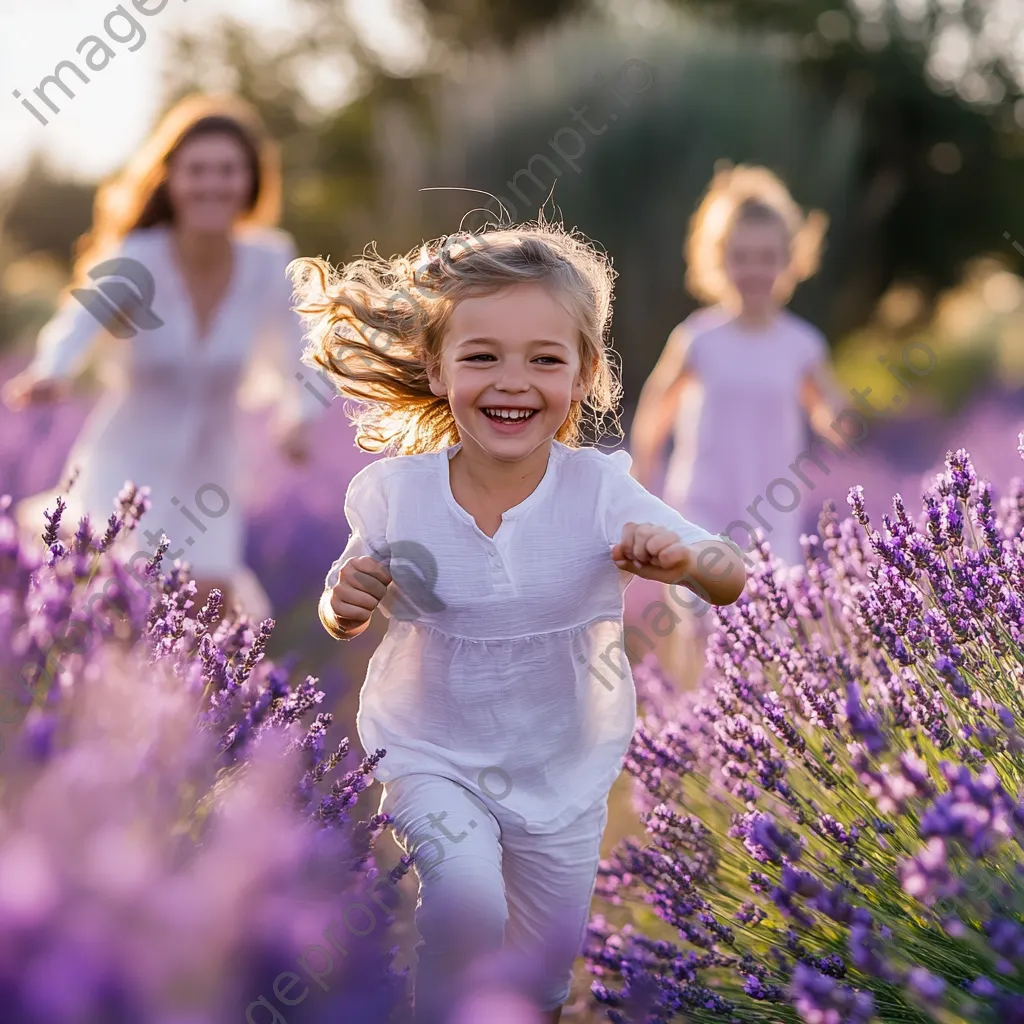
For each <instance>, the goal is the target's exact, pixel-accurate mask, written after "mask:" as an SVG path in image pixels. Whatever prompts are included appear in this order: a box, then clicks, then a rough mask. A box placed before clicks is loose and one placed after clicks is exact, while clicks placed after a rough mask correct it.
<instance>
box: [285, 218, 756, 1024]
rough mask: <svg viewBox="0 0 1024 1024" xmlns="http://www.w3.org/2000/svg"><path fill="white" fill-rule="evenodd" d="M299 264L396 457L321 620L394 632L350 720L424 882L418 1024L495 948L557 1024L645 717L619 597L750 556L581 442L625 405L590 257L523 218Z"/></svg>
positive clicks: (364, 404) (351, 391)
mask: <svg viewBox="0 0 1024 1024" xmlns="http://www.w3.org/2000/svg"><path fill="white" fill-rule="evenodd" d="M293 274H294V276H295V279H296V282H297V290H298V293H299V295H300V298H301V300H302V304H301V305H300V306H299V312H300V313H301V314H302V315H303V316H304V317H305V318H306V320H307V324H308V328H309V333H308V338H309V341H310V344H309V348H308V349H307V358H310V359H311V361H313V362H315V363H317V364H318V365H319V366H320V367H322V368H323V369H324V370H325V371H326V373H328V374H329V375H330V376H331V377H332V379H333V382H334V384H335V385H336V387H337V388H338V390H339V392H340V393H341V394H343V395H345V396H347V397H349V398H353V399H356V400H358V402H359V403H361V405H360V408H359V411H358V413H357V414H356V423H357V427H358V430H359V433H358V436H357V441H358V443H359V444H360V446H361V447H363V448H365V449H367V450H371V451H390V452H394V453H397V454H395V455H394V456H393V457H390V458H384V459H381V460H379V461H376V462H374V463H372V464H370V465H369V466H367V467H366V468H365V469H364V470H362V471H361V472H360V473H359V474H357V476H356V477H355V478H354V479H353V480H352V481H351V483H350V485H349V488H348V493H347V495H346V499H345V515H346V517H347V519H348V521H349V523H350V525H351V527H352V534H351V536H350V539H349V541H348V544H347V546H346V547H345V550H344V551H343V552H342V554H341V556H340V557H339V558H338V559H337V560H336V561H335V562H334V564H333V566H332V567H331V570H330V573H329V575H328V577H327V581H326V586H325V590H324V593H323V596H322V598H321V601H320V606H319V613H320V618H321V621H322V622H323V625H324V626H325V628H326V629H327V630H328V632H330V633H331V634H332V635H333V636H335V637H337V638H339V639H349V638H351V637H354V636H356V635H358V634H359V633H361V632H362V631H363V630H364V629H366V627H367V625H368V622H369V619H370V616H371V614H372V612H373V610H374V608H376V607H377V606H378V604H379V605H380V607H381V609H382V611H383V613H384V614H385V615H386V616H387V618H388V620H389V621H388V629H387V633H386V635H385V636H384V639H383V641H382V642H381V644H380V646H379V647H378V648H377V650H376V651H375V653H374V655H373V657H372V659H371V661H370V664H369V667H368V669H367V676H366V681H365V683H364V686H363V689H362V692H361V695H360V708H359V715H358V719H357V726H358V732H359V737H360V740H361V742H362V744H363V746H364V748H365V749H366V750H367V751H373V750H376V749H378V748H385V749H386V750H387V755H386V756H385V757H384V759H383V761H382V762H381V764H380V767H379V768H378V770H377V773H376V776H377V778H378V779H379V780H380V781H382V782H383V783H384V784H385V787H384V794H383V798H382V801H381V805H380V806H381V812H382V813H386V814H388V815H389V816H390V817H391V819H392V822H393V827H394V831H395V835H396V837H397V838H398V840H399V843H400V845H401V846H402V847H403V849H404V850H405V852H406V853H407V854H409V855H412V856H413V858H414V863H415V865H416V869H417V873H418V876H419V884H420V894H419V902H418V905H417V913H416V925H417V929H418V931H419V933H420V937H421V942H420V946H419V958H418V968H417V973H416V982H415V1004H416V1020H417V1024H441V1022H442V1021H444V1020H445V1018H446V1015H447V1014H448V1013H449V1012H450V1010H451V1008H452V1007H453V1005H454V1004H455V1002H456V1000H457V998H458V996H459V991H460V979H462V978H464V976H465V970H466V968H467V967H468V966H469V965H470V963H471V962H472V961H473V960H474V959H475V957H476V956H477V955H479V954H484V953H488V952H491V951H494V950H496V949H500V948H502V947H503V946H504V947H505V948H512V949H514V950H518V951H522V952H525V953H530V954H536V955H537V958H538V962H541V961H542V970H541V976H539V977H538V978H537V983H536V987H535V989H534V990H533V991H531V992H530V996H531V998H532V999H533V1001H534V1003H535V1005H536V1006H537V1007H538V1009H539V1010H540V1011H541V1012H543V1013H544V1014H545V1016H544V1020H545V1021H558V1019H559V1017H560V1014H561V1005H562V1003H563V1002H564V1001H565V999H566V998H567V996H568V994H569V989H570V982H571V977H572V964H573V960H574V959H575V957H576V955H577V953H578V952H579V948H580V945H581V942H582V938H583V934H584V930H585V926H586V922H587V919H588V915H589V907H590V900H591V895H592V892H593V887H594V880H595V877H596V872H597V864H598V856H599V848H600V842H601V836H602V832H603V830H604V826H605V822H606V819H607V801H608V791H609V789H610V788H611V785H612V783H613V782H614V781H615V779H616V777H617V776H618V774H619V771H620V769H621V765H622V758H623V755H624V753H625V751H626V748H627V746H628V744H629V741H630V738H631V736H632V733H633V728H634V723H635V714H636V698H635V692H634V689H633V682H632V676H631V674H630V668H629V663H628V660H627V658H626V655H625V651H624V647H623V643H622V631H623V623H622V611H623V591H624V589H625V586H626V584H627V583H628V582H629V580H630V579H631V574H632V575H637V576H642V577H645V578H647V579H653V580H657V581H660V582H663V583H676V582H678V583H681V584H682V585H684V586H688V587H690V588H692V589H693V590H694V591H696V592H697V593H699V594H701V596H702V597H704V598H705V599H706V600H708V601H710V602H712V603H714V604H728V603H731V602H733V601H735V600H736V599H737V598H738V597H739V595H740V593H741V591H742V589H743V585H744V582H745V570H744V567H743V564H742V560H741V559H740V557H739V554H738V552H736V551H735V550H734V549H732V548H731V547H730V546H729V545H727V544H725V543H723V542H722V541H721V540H716V539H715V538H714V537H712V536H711V534H709V533H708V532H707V531H706V530H704V529H702V528H701V527H699V526H696V525H694V524H693V523H691V522H689V521H687V520H686V519H684V518H683V517H682V516H681V515H680V514H679V513H677V512H676V511H675V510H673V509H672V508H670V507H668V506H667V505H665V504H664V503H663V502H661V501H660V500H659V499H658V498H656V497H654V496H652V495H651V494H649V493H648V492H647V491H646V490H644V488H643V487H641V486H640V484H638V483H637V482H636V481H635V480H634V479H633V478H632V477H631V476H630V474H629V468H630V457H629V455H628V454H627V453H625V452H616V453H614V454H612V455H606V454H604V453H602V452H600V451H598V450H597V449H596V448H593V447H585V446H581V444H580V440H581V436H582V428H583V426H584V420H585V415H586V413H587V412H589V413H590V414H591V416H590V418H591V419H592V420H593V422H595V423H596V424H597V425H600V422H601V419H602V417H603V416H604V415H605V414H608V413H613V412H614V411H615V406H616V403H617V399H618V393H619V387H618V383H617V380H616V378H615V374H614V372H613V368H612V363H611V360H610V350H609V347H608V344H607V341H606V333H607V330H608V325H609V322H610V317H611V298H612V271H611V268H610V266H609V263H608V261H607V260H606V259H605V258H604V257H602V256H601V255H599V254H598V253H597V252H596V251H595V250H594V249H593V248H592V247H591V246H590V245H589V244H586V243H585V242H584V241H582V240H580V239H579V238H577V237H576V236H574V235H572V234H569V233H567V232H565V231H563V230H562V229H561V228H558V227H555V226H551V225H545V224H537V225H525V226H519V227H509V228H505V229H494V230H489V231H486V232H484V233H482V234H479V235H468V234H465V233H460V234H459V235H457V236H449V238H447V239H445V240H444V242H442V243H441V244H440V245H425V246H424V247H423V248H422V249H421V250H420V251H419V253H418V258H417V254H416V253H413V254H410V256H408V257H402V258H398V259H395V260H393V261H386V260H383V259H380V258H377V257H374V258H373V259H369V258H365V259H360V260H357V261H355V262H353V263H351V264H349V265H348V266H346V267H344V268H343V269H342V270H341V271H340V273H334V272H332V270H331V268H330V267H329V266H328V265H327V264H325V263H323V262H322V261H320V260H303V261H300V262H299V264H297V265H296V266H295V269H294V271H293ZM417 553H418V554H417ZM409 563H412V565H411V568H410V565H409ZM559 937H561V938H559ZM553 943H554V945H553Z"/></svg>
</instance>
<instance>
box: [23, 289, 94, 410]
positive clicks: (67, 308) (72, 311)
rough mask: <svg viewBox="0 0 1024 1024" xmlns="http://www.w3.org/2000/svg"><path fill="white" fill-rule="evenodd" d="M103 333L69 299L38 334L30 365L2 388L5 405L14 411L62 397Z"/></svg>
mask: <svg viewBox="0 0 1024 1024" xmlns="http://www.w3.org/2000/svg"><path fill="white" fill-rule="evenodd" d="M102 332H103V327H102V325H101V324H100V323H99V322H98V321H97V320H96V319H95V318H94V317H93V316H92V314H91V313H89V312H88V311H87V310H86V308H85V307H84V306H83V305H82V304H81V303H80V302H78V300H77V299H74V298H72V297H71V296H70V295H69V296H68V297H67V298H66V299H64V301H63V302H62V303H61V306H60V308H59V309H58V310H57V312H56V313H55V314H54V316H53V317H52V319H51V320H50V321H49V323H47V324H46V326H45V327H43V329H42V330H41V331H40V332H39V334H38V336H37V338H36V354H35V357H34V358H33V360H32V362H31V363H29V365H28V366H27V367H26V368H25V369H24V370H22V371H21V373H19V374H17V375H16V376H14V377H12V378H11V379H10V380H9V381H7V383H6V384H5V385H4V389H3V398H4V401H5V402H6V403H7V405H8V406H10V408H12V409H15V410H17V409H23V408H24V407H25V406H27V405H36V404H40V403H43V402H52V401H56V400H58V399H60V398H62V397H64V396H65V395H66V394H67V392H68V391H69V389H70V382H71V381H72V380H73V379H74V377H75V376H76V375H77V374H78V372H79V371H80V369H81V368H82V365H83V364H84V363H85V361H86V359H87V357H88V355H89V353H90V351H91V349H92V347H93V343H94V342H95V341H96V339H97V338H98V337H99V335H100V334H101V333H102Z"/></svg>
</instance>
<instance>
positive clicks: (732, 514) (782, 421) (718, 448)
mask: <svg viewBox="0 0 1024 1024" xmlns="http://www.w3.org/2000/svg"><path fill="white" fill-rule="evenodd" d="M684 324H685V326H686V327H687V328H688V329H689V330H690V332H691V341H690V344H689V348H688V351H687V355H686V361H685V366H686V367H687V368H688V369H690V370H692V371H693V373H694V375H695V377H696V386H690V387H688V388H687V389H686V390H685V391H684V393H683V398H682V401H681V402H680V406H679V410H678V414H677V417H676V424H675V435H674V446H673V451H672V455H671V457H670V459H669V465H668V470H667V472H666V477H665V493H664V498H665V501H666V502H667V503H668V504H670V505H672V506H673V507H674V508H676V509H678V510H679V512H680V513H681V514H682V515H683V516H685V517H686V518H687V519H689V520H690V521H691V522H697V523H701V524H702V525H703V526H705V527H706V528H707V529H709V530H711V531H712V532H713V533H716V534H722V533H727V532H728V534H729V536H730V537H731V538H732V539H733V540H734V541H736V543H737V544H739V545H740V547H741V548H747V547H748V546H749V543H750V542H749V537H750V533H749V531H748V529H747V528H746V527H745V526H743V525H737V524H738V523H745V524H748V525H749V527H751V528H753V529H760V530H762V531H763V532H764V534H765V536H766V537H767V539H768V541H769V543H770V544H771V547H772V550H773V552H774V554H775V555H776V556H777V557H778V558H781V559H782V560H783V561H784V562H786V563H787V564H790V565H792V564H797V563H801V562H802V561H803V557H802V554H801V550H800V524H801V518H802V516H801V509H802V508H803V506H804V504H805V503H806V502H807V501H811V500H813V490H810V489H809V488H808V487H807V486H805V484H803V483H801V481H800V478H799V477H798V476H797V475H796V474H794V472H793V470H792V469H791V468H790V464H791V463H792V462H793V461H794V460H795V459H796V457H797V455H798V454H799V453H800V452H802V451H806V450H807V447H808V444H809V442H810V438H809V434H808V431H807V424H806V417H805V415H804V412H803V408H802V405H801V402H800V390H801V384H802V381H803V380H804V378H805V376H806V375H807V373H808V372H812V373H813V374H814V375H815V377H816V378H817V379H819V380H821V381H823V382H826V381H827V376H826V374H825V373H824V372H823V371H824V368H825V367H826V366H827V359H828V346H827V343H826V341H825V338H824V336H823V335H822V334H821V332H820V331H818V330H817V328H815V327H813V326H812V325H811V324H809V323H808V322H807V321H806V320H802V319H801V318H800V317H798V316H795V315H794V314H792V313H790V312H789V311H788V310H783V311H782V312H781V313H780V314H779V316H778V317H777V318H776V319H775V321H774V323H773V324H772V325H771V326H770V327H767V328H761V329H756V330H750V329H747V328H744V327H742V326H740V325H739V324H738V323H737V321H736V320H735V319H733V318H731V317H730V316H729V315H728V314H727V313H726V312H725V311H723V310H722V309H720V308H711V309H702V310H698V311H697V313H695V314H693V315H692V316H691V317H689V318H688V319H687V320H686V321H684ZM826 386H827V384H826ZM803 471H804V474H805V476H808V478H809V479H811V480H812V482H813V481H814V480H816V479H818V478H819V474H818V470H817V469H816V468H815V467H814V466H813V465H810V464H808V465H806V466H803ZM785 481H788V482H789V483H788V484H787V483H786V482H785ZM758 499H760V500H758ZM794 502H795V504H794ZM751 505H754V509H753V511H751V509H750V506H751ZM758 517H760V521H759V518H758ZM765 524H767V527H766V525H765ZM730 527H731V529H730Z"/></svg>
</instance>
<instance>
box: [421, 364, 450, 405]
mask: <svg viewBox="0 0 1024 1024" xmlns="http://www.w3.org/2000/svg"><path fill="white" fill-rule="evenodd" d="M426 370H427V380H429V381H430V393H431V394H432V395H435V396H436V397H438V398H444V397H445V396H446V395H447V394H448V385H447V384H445V382H444V378H443V377H442V376H441V361H440V360H439V359H438V360H435V359H430V358H428V359H427V365H426Z"/></svg>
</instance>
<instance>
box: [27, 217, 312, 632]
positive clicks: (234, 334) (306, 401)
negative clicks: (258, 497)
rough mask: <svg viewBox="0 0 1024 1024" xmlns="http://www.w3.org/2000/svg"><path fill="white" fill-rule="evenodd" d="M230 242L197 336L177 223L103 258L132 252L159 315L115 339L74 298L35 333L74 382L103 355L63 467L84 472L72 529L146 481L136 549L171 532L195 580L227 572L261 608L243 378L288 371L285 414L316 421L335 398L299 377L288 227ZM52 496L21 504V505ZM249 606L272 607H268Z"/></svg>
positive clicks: (47, 365) (50, 367) (48, 371)
mask: <svg viewBox="0 0 1024 1024" xmlns="http://www.w3.org/2000/svg"><path fill="white" fill-rule="evenodd" d="M234 249H235V262H234V268H233V271H232V278H231V282H230V284H229V286H228V289H227V292H226V294H225V296H224V298H223V300H222V301H221V304H220V306H219V307H218V309H217V310H216V312H215V314H214V317H213V319H212V321H211V322H210V324H209V327H208V329H207V333H206V336H205V337H201V336H200V333H199V325H198V324H197V323H196V319H195V315H194V312H193V307H192V303H191V300H190V298H189V294H188V290H187V287H186V285H185V282H184V279H183V278H182V276H181V273H180V272H179V270H178V266H177V263H176V261H175V259H174V253H173V249H172V244H171V235H170V230H169V228H167V227H165V226H160V227H153V228H146V229H142V230H138V231H134V232H132V233H131V234H129V235H128V236H127V237H125V238H124V240H123V241H122V243H121V244H120V246H119V247H118V248H117V249H116V250H115V251H112V252H109V253H107V254H106V258H107V259H110V258H114V257H122V258H126V259H131V260H135V261H137V262H138V263H141V264H142V265H143V267H145V268H146V270H147V271H148V272H149V274H150V275H151V276H152V278H153V284H154V289H155V291H154V295H153V302H152V311H153V313H154V314H155V316H156V318H157V320H158V321H159V323H157V324H156V325H154V323H153V322H149V323H145V324H144V329H140V330H138V331H137V333H136V334H135V335H134V336H133V337H129V338H116V337H114V336H113V335H112V334H109V333H107V332H106V331H105V330H104V329H103V327H101V325H100V324H99V322H98V321H97V320H96V319H95V318H94V317H93V316H92V314H90V313H89V312H88V311H87V310H86V309H85V307H84V306H83V305H82V304H80V303H79V302H77V301H76V300H75V299H73V298H69V299H67V300H66V301H65V303H64V304H63V305H62V306H61V308H60V309H59V310H58V312H57V314H56V315H55V316H54V318H53V319H52V320H51V321H50V322H49V323H48V324H47V325H46V326H45V327H44V328H43V330H42V332H41V333H40V335H39V339H38V348H37V354H36V357H35V360H34V361H33V364H32V368H33V369H34V370H35V371H36V372H37V373H39V374H41V375H43V376H47V377H62V378H70V377H73V376H75V375H76V374H77V372H78V371H79V370H80V369H81V368H82V366H83V364H84V363H85V362H86V361H87V360H88V359H89V358H90V357H93V356H96V357H98V359H99V363H100V369H101V371H102V374H103V376H104V377H105V379H106V384H107V388H106V390H105V392H104V393H103V395H102V397H101V398H100V400H99V402H98V403H97V405H96V406H95V408H94V409H93V410H92V413H91V415H90V416H89V419H88V422H87V423H86V424H85V426H84V428H83V430H82V433H81V435H80V436H79V437H78V439H77V441H76V442H75V445H74V449H73V450H72V452H71V454H70V456H69V458H68V470H70V469H71V467H72V466H78V467H79V469H80V471H81V472H80V476H79V478H78V480H77V481H76V483H75V485H74V487H73V488H72V489H71V492H70V494H69V495H68V505H69V508H68V512H67V513H66V514H65V521H67V522H68V523H69V524H71V525H72V526H73V525H74V524H75V523H77V519H78V517H79V516H80V515H82V514H84V513H89V514H90V518H92V520H93V525H94V527H95V528H96V529H97V531H99V532H100V533H102V531H103V529H104V526H105V525H106V519H107V517H108V516H109V515H110V513H111V512H112V511H113V509H114V499H115V497H116V495H117V493H118V491H119V490H120V489H121V487H122V486H123V485H124V483H125V480H126V479H130V480H132V481H134V482H135V483H136V484H137V485H139V486H142V485H148V486H149V487H150V488H151V500H152V508H151V510H150V511H149V512H148V513H147V514H146V516H145V517H144V518H143V520H142V522H141V524H140V527H139V533H138V535H137V536H136V537H134V538H132V542H133V550H135V549H139V548H145V549H146V550H147V551H148V552H149V553H152V551H153V550H154V549H155V547H156V544H155V543H149V542H147V540H146V539H145V537H144V532H145V531H149V532H150V533H151V534H152V535H153V537H154V540H158V538H159V534H160V533H161V532H163V533H166V534H167V536H168V538H169V539H170V540H171V548H170V552H169V555H168V559H169V558H170V555H171V554H177V555H178V557H180V558H182V559H183V560H187V561H188V562H190V563H191V565H192V569H193V573H194V574H195V575H199V576H203V575H206V576H211V577H212V576H225V577H228V578H231V579H232V580H233V581H235V582H236V585H240V586H241V587H242V588H243V589H245V590H247V591H252V592H253V595H254V597H253V602H254V603H258V600H257V599H265V595H262V592H258V593H257V588H258V584H256V583H255V577H253V576H252V574H251V572H250V571H249V570H247V569H246V568H245V567H244V564H243V540H244V537H243V533H244V530H243V526H244V519H243V509H244V504H245V502H244V500H243V497H244V494H243V487H244V486H245V485H246V484H247V481H246V477H247V474H246V473H245V458H244V456H245V455H246V454H247V452H246V446H245V438H244V436H243V434H242V429H241V422H240V417H239V403H238V392H239V389H240V386H241V384H242V382H243V380H244V379H245V376H246V373H247V372H248V371H249V370H250V369H251V366H252V364H253V363H254V361H255V360H256V358H257V355H258V354H259V355H262V358H263V361H264V364H265V365H269V364H276V366H277V368H278V372H279V379H280V378H283V383H282V384H281V385H280V387H279V390H278V398H279V410H280V413H281V415H282V416H283V417H284V418H285V419H287V420H296V421H310V420H313V419H315V418H316V417H317V416H319V414H320V413H321V412H322V411H323V407H324V405H325V404H326V402H327V399H326V398H325V399H319V400H318V399H317V397H316V395H315V394H313V393H312V392H310V391H308V390H307V389H306V388H305V387H304V386H303V383H302V382H300V381H298V380H297V378H296V375H297V374H298V373H304V375H305V378H306V379H307V380H308V381H312V378H313V377H314V374H313V372H312V371H310V370H308V369H306V368H305V367H303V366H302V365H301V363H300V357H301V355H302V351H303V328H302V323H301V321H300V319H299V317H298V316H297V314H295V313H294V312H293V311H292V309H291V307H292V303H293V300H292V285H291V282H290V281H289V279H288V277H287V276H286V274H285V268H286V267H287V265H288V263H289V261H290V260H292V259H293V258H294V257H295V255H296V253H295V245H294V242H293V241H292V239H291V238H290V236H288V235H287V234H285V233H284V232H281V231H276V230H269V229H246V230H243V231H241V232H239V233H238V234H237V235H236V236H235V238H234ZM320 391H323V389H322V388H320ZM51 497H52V495H51V494H45V495H38V496H36V497H35V498H34V499H27V500H26V509H29V510H31V509H34V507H35V506H36V505H39V504H44V503H49V502H50V500H51ZM24 514H25V515H26V516H27V515H29V514H30V513H29V512H28V511H26V512H25V513H24ZM189 516H191V519H190V518H189ZM40 521H41V517H40ZM250 577H251V579H250ZM250 611H252V612H253V613H254V614H260V615H261V614H266V613H269V607H268V608H259V609H257V608H255V607H254V608H251V609H250Z"/></svg>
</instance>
